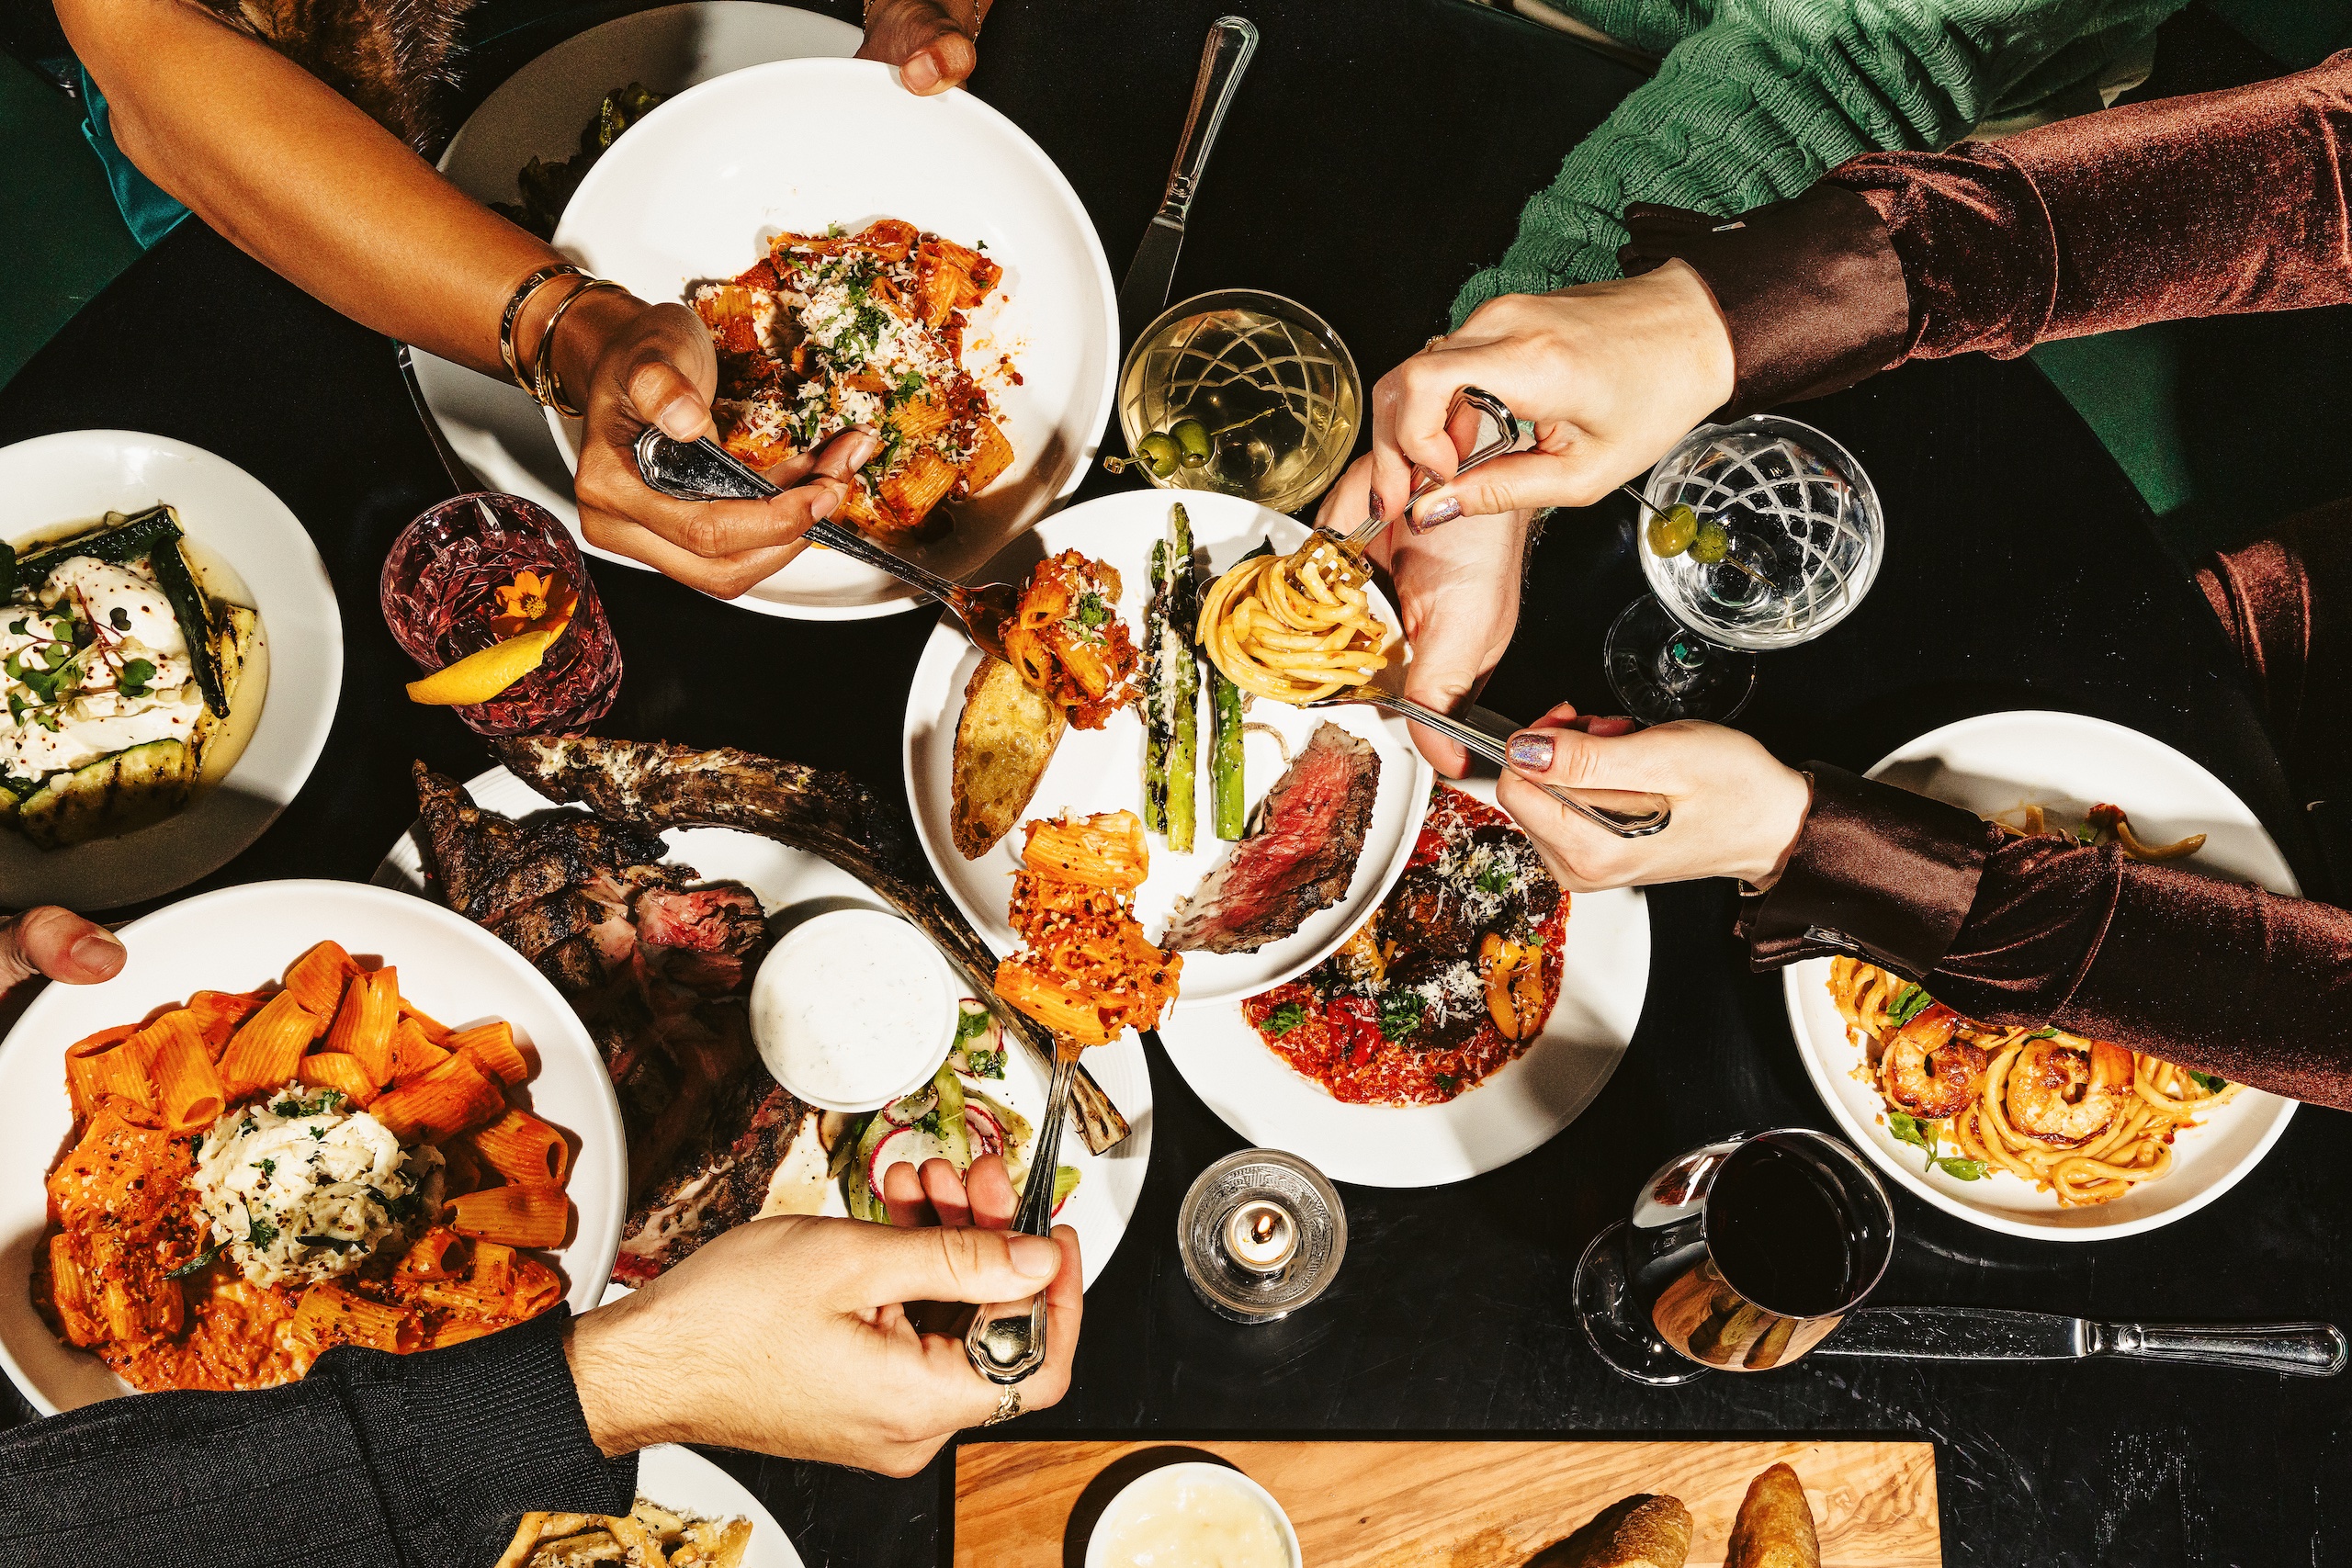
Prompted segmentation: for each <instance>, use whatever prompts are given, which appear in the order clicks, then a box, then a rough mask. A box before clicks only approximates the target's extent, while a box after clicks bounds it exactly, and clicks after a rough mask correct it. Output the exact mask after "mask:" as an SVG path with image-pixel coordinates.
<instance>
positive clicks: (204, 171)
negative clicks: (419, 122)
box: [58, 0, 621, 385]
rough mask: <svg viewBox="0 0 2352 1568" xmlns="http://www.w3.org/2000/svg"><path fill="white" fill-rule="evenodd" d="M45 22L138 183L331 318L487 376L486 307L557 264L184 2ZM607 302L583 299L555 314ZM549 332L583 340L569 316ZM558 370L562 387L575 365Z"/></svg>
mask: <svg viewBox="0 0 2352 1568" xmlns="http://www.w3.org/2000/svg"><path fill="white" fill-rule="evenodd" d="M58 16H59V19H60V20H61V21H62V23H63V24H64V27H65V28H66V32H67V35H68V37H69V38H70V39H71V40H72V42H73V44H74V50H75V52H76V53H77V54H78V55H79V56H80V58H81V60H82V62H83V64H84V66H85V68H86V69H87V70H88V71H89V73H90V75H91V78H92V79H93V80H94V81H96V83H97V85H98V87H99V89H100V90H101V91H102V92H104V93H105V94H106V95H107V104H108V106H109V108H110V109H111V112H112V120H113V127H114V131H115V136H116V139H117V141H119V144H120V145H121V147H122V150H123V152H124V153H125V154H126V155H128V156H129V157H130V159H131V161H132V162H133V163H135V164H138V165H139V167H140V168H141V170H142V171H143V172H144V173H145V174H146V175H148V177H149V178H151V179H153V181H154V182H155V183H156V184H157V185H159V186H162V187H163V188H164V190H166V191H167V192H169V193H170V194H171V195H173V196H174V197H177V198H178V199H179V200H180V201H182V202H183V203H185V204H186V205H187V207H188V208H189V209H191V210H193V211H194V212H196V213H197V214H198V216H199V217H201V218H202V219H203V220H205V221H206V222H207V223H209V224H210V225H211V226H212V227H213V228H215V229H217V230H219V231H220V232H221V233H222V234H224V235H226V236H227V237H228V238H229V239H230V240H231V241H232V243H235V244H236V245H237V246H238V247H239V248H241V249H243V251H245V252H246V253H248V254H251V255H253V256H254V258H255V259H256V260H258V261H260V262H262V263H263V264H264V265H266V266H268V267H269V268H270V269H271V270H272V271H274V272H276V273H277V274H279V275H280V276H284V277H286V278H288V280H289V281H291V282H293V283H295V284H296V285H298V286H299V287H300V288H302V289H303V290H304V291H305V292H307V293H310V294H311V295H314V296H315V297H317V298H318V299H322V300H323V301H325V302H326V303H327V304H329V305H331V306H333V307H334V309H336V310H340V311H342V312H343V313H344V314H345V315H347V316H350V317H352V318H353V319H354V320H356V321H361V322H363V323H365V324H366V325H368V326H370V327H373V328H374V329H376V330H377V331H379V332H381V333H387V334H389V335H390V336H393V337H396V338H399V339H401V340H402V341H403V342H407V343H413V344H416V345H418V346H419V347H421V348H425V349H429V350H431V351H432V352H434V353H435V354H437V355H442V356H443V357H445V358H448V359H453V360H456V361H458V363H460V364H464V365H469V366H472V367H475V368H476V369H479V370H484V371H488V372H490V373H492V374H501V373H502V371H501V365H500V355H499V343H498V334H499V320H500V315H501V312H502V311H503V309H504V306H505V303H506V300H507V298H508V296H509V295H510V294H511V293H512V292H513V290H514V289H515V286H516V285H517V284H518V283H520V282H521V281H522V280H523V279H524V278H525V277H526V276H529V275H530V274H531V273H532V272H534V271H535V270H537V268H539V267H541V266H544V265H548V264H549V263H551V262H554V261H558V260H560V257H559V256H558V254H557V253H556V252H555V251H554V250H553V249H552V248H551V247H550V246H548V245H547V244H546V243H543V242H542V241H540V240H538V239H537V238H535V237H534V236H532V235H530V234H527V233H525V232H524V231H522V230H520V229H518V228H516V227H515V225H513V224H511V223H508V222H507V221H506V220H503V219H502V218H500V217H498V216H497V215H496V214H495V213H492V211H490V210H489V209H487V208H484V207H482V206H481V205H480V204H478V203H476V202H474V201H473V200H471V199H470V198H469V197H466V196H465V195H463V194H462V193H460V192H459V191H458V189H457V188H456V187H455V186H451V185H450V184H449V183H448V182H447V181H446V180H444V179H443V178H441V176H440V175H438V174H437V173H435V171H434V170H433V169H432V168H431V167H429V166H428V165H427V164H425V163H424V160H423V159H421V158H419V157H418V156H417V155H416V154H415V153H413V152H411V151H409V149H408V148H406V147H405V146H403V145H401V142H400V141H399V140H398V139H397V138H395V137H394V136H392V134H391V133H390V132H389V131H387V130H384V129H383V128H382V127H381V126H379V125H378V124H376V122H375V121H373V120H371V119H369V118H368V117H367V116H366V115H365V114H363V113H361V112H360V110H359V109H357V108H356V107H353V106H352V105H351V104H350V103H349V102H347V101H345V99H344V98H343V97H342V96H339V95H338V94H336V93H335V92H334V90H333V89H332V88H330V87H328V86H327V85H325V84H324V83H322V82H321V81H319V80H318V79H317V78H316V77H314V76H312V75H311V74H310V73H308V72H306V71H304V70H303V69H302V68H301V67H300V66H299V65H297V64H295V63H294V62H291V61H289V60H288V59H286V58H285V57H283V56H282V55H280V54H278V53H277V51H274V50H272V49H270V48H269V47H268V46H267V45H266V44H264V43H262V42H260V41H258V40H257V39H252V38H248V37H246V36H244V35H243V34H241V33H238V32H234V31H232V30H231V29H230V28H227V27H225V26H223V25H221V24H220V22H218V21H216V20H214V19H213V18H212V17H209V15H207V14H205V13H204V12H202V11H200V10H199V9H198V8H197V7H195V6H192V5H189V4H187V3H185V0H59V5H58ZM559 298H560V293H559V291H558V290H556V289H547V290H543V291H542V292H541V295H540V297H539V298H538V299H537V300H535V301H534V309H533V310H532V312H531V314H530V318H529V319H527V320H526V321H523V322H521V323H519V325H520V327H521V328H522V331H521V332H519V333H518V334H517V338H518V342H520V343H522V344H526V345H529V344H536V342H537V331H538V329H539V327H540V326H541V325H542V324H543V323H544V321H545V319H546V316H547V313H548V311H549V310H551V309H552V308H553V306H554V304H555V302H556V300H557V299H559ZM620 302H621V301H620V299H619V297H618V296H611V297H610V298H609V299H604V300H597V301H593V302H592V301H582V305H581V306H580V307H579V310H576V311H574V312H573V315H572V317H570V318H567V322H568V323H569V322H570V321H574V320H581V319H583V318H585V317H589V316H594V315H602V314H607V313H609V312H610V311H611V310H612V308H613V306H614V305H615V304H617V303H620ZM563 335H564V337H565V338H566V339H573V338H576V339H578V340H580V341H582V342H585V341H587V340H588V339H590V338H591V337H592V336H593V335H594V334H592V333H584V332H583V333H572V332H571V327H570V325H569V324H567V327H566V331H565V333H564V334H563ZM567 346H568V345H567ZM567 368H571V369H572V370H573V372H574V381H573V384H575V385H576V384H578V378H580V377H584V374H585V369H586V367H585V366H579V367H567Z"/></svg>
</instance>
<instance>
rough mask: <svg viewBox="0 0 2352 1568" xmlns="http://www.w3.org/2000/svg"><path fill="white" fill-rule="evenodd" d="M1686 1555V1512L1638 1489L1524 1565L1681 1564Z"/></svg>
mask: <svg viewBox="0 0 2352 1568" xmlns="http://www.w3.org/2000/svg"><path fill="white" fill-rule="evenodd" d="M1690 1555H1691V1511H1690V1510H1689V1509H1688V1508H1685V1507H1684V1506H1682V1504H1681V1503H1680V1502H1679V1500H1678V1499H1676V1498H1672V1497H1664V1496H1660V1495H1657V1494H1656V1493H1650V1492H1636V1493H1635V1494H1634V1495H1632V1496H1631V1497H1621V1498H1619V1499H1618V1500H1617V1501H1616V1502H1614V1503H1611V1504H1610V1505H1609V1506H1607V1507H1605V1508H1603V1509H1601V1510H1600V1513H1598V1514H1595V1515H1594V1516H1593V1517H1592V1519H1591V1521H1590V1522H1589V1523H1588V1524H1587V1525H1586V1526H1585V1527H1584V1529H1580V1530H1578V1531H1577V1533H1576V1534H1574V1535H1572V1536H1570V1537H1568V1538H1567V1539H1566V1540H1560V1541H1555V1542H1553V1543H1552V1544H1551V1545H1550V1546H1547V1547H1545V1548H1544V1550H1543V1551H1539V1552H1537V1553H1536V1554H1535V1555H1534V1556H1532V1557H1531V1558H1529V1559H1528V1560H1527V1568H1682V1563H1683V1560H1684V1559H1685V1558H1687V1557H1689V1556H1690Z"/></svg>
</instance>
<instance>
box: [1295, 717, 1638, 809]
mask: <svg viewBox="0 0 2352 1568" xmlns="http://www.w3.org/2000/svg"><path fill="white" fill-rule="evenodd" d="M1341 703H1364V704H1367V705H1371V706H1373V707H1376V708H1386V709H1387V710H1388V711H1389V712H1390V713H1395V714H1402V715H1403V716H1405V717H1407V718H1409V719H1411V720H1413V721H1414V722H1415V723H1416V724H1425V725H1427V726H1429V728H1431V729H1434V730H1436V731H1437V732H1438V733H1439V734H1441V735H1444V736H1447V737H1450V738H1451V739H1455V740H1458V741H1460V742H1461V743H1462V744H1463V745H1464V746H1466V747H1468V748H1469V749H1470V750H1472V751H1474V752H1476V754H1477V755H1479V756H1481V757H1484V758H1486V759H1487V761H1489V762H1497V763H1499V764H1501V765H1502V766H1503V767H1506V768H1510V750H1509V748H1507V747H1506V746H1505V745H1504V744H1503V743H1504V742H1505V741H1507V740H1509V739H1510V738H1511V736H1512V735H1513V734H1515V733H1517V732H1518V731H1519V730H1521V729H1523V728H1526V726H1524V725H1518V724H1513V723H1511V721H1510V720H1509V719H1507V718H1505V717H1503V716H1501V715H1500V714H1494V713H1488V712H1487V710H1486V709H1484V708H1475V707H1474V708H1472V709H1471V710H1470V714H1469V719H1468V720H1464V719H1459V718H1455V717H1453V716H1451V715H1448V714H1442V713H1440V712H1438V711H1437V709H1435V708H1433V707H1430V706H1428V705H1424V704H1421V703H1417V702H1415V701H1414V700H1413V699H1412V698H1410V697H1405V696H1399V695H1397V694H1396V693H1394V692H1384V691H1381V690H1380V689H1379V688H1378V687H1375V686H1351V687H1350V688H1348V689H1347V690H1346V691H1344V692H1334V693H1332V694H1330V695H1329V696H1328V697H1317V699H1316V700H1315V701H1313V702H1311V703H1301V704H1299V706H1301V707H1303V708H1321V707H1334V706H1337V705H1340V704H1341ZM1474 721H1475V722H1474ZM1511 771H1512V772H1513V773H1518V772H1519V770H1518V769H1516V768H1511ZM1521 776H1522V777H1524V776H1525V775H1523V774H1522V775H1521ZM1528 782H1529V783H1530V784H1534V785H1535V787H1536V788H1538V789H1540V790H1542V791H1543V792H1544V794H1545V795H1550V796H1551V797H1552V798H1553V799H1555V800H1556V801H1558V802H1559V803H1560V804H1561V805H1563V806H1565V807H1567V808H1568V809H1569V810H1571V811H1573V812H1575V813H1576V814H1577V816H1579V817H1581V818H1584V819H1585V820H1587V821H1588V822H1592V823H1595V824H1598V825H1599V826H1600V827H1602V828H1606V829H1609V831H1611V832H1612V833H1614V834H1616V835H1617V836H1618V837H1619V838H1621V839H1646V838H1648V837H1649V836H1650V835H1651V834H1653V833H1663V832H1664V831H1666V829H1667V827H1668V824H1670V823H1671V822H1672V821H1673V820H1674V812H1673V809H1672V808H1671V807H1668V805H1667V804H1666V802H1665V801H1664V800H1663V799H1662V798H1660V797H1659V796H1657V795H1652V796H1650V797H1649V798H1650V799H1652V800H1657V802H1658V805H1657V809H1656V810H1654V811H1651V812H1650V813H1648V814H1647V815H1646V816H1644V815H1637V814H1635V813H1634V812H1630V811H1611V810H1610V809H1609V808H1608V807H1605V806H1595V805H1593V804H1592V802H1590V801H1589V800H1586V799H1585V798H1583V796H1582V795H1581V794H1580V793H1579V792H1578V791H1576V790H1572V789H1568V788H1566V787H1564V786H1562V785H1559V784H1544V783H1542V782H1540V781H1538V780H1534V779H1530V780H1528Z"/></svg>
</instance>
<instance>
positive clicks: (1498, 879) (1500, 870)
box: [1478, 861, 1513, 897]
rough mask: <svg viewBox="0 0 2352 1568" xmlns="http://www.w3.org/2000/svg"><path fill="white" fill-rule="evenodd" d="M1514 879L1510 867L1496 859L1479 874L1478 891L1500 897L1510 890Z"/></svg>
mask: <svg viewBox="0 0 2352 1568" xmlns="http://www.w3.org/2000/svg"><path fill="white" fill-rule="evenodd" d="M1512 881H1513V878H1512V876H1511V874H1510V867H1509V866H1507V865H1505V864H1504V863H1502V862H1500V861H1496V862H1495V863H1492V864H1490V865H1488V866H1487V869H1486V870H1484V871H1482V872H1480V873H1479V874H1478V891H1479V892H1481V893H1492V894H1495V895H1496V896H1498V897H1500V896H1501V895H1503V894H1505V893H1508V892H1510V885H1511V882H1512Z"/></svg>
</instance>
